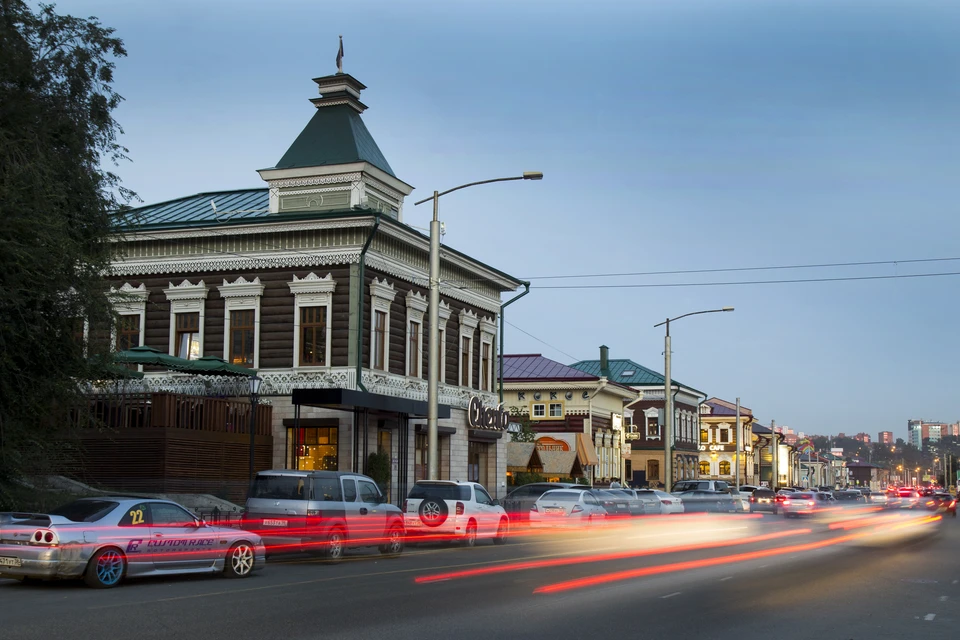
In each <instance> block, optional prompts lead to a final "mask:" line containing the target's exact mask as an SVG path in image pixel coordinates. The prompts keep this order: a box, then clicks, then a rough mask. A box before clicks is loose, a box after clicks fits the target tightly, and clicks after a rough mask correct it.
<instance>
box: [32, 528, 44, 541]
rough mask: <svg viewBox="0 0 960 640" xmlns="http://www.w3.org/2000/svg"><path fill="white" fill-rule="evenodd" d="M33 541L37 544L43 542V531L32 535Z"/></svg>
mask: <svg viewBox="0 0 960 640" xmlns="http://www.w3.org/2000/svg"><path fill="white" fill-rule="evenodd" d="M33 539H34V540H36V541H37V542H40V541H41V540H43V531H37V532H36V533H35V534H33Z"/></svg>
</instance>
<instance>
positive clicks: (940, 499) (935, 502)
mask: <svg viewBox="0 0 960 640" xmlns="http://www.w3.org/2000/svg"><path fill="white" fill-rule="evenodd" d="M926 507H927V509H930V510H931V511H936V512H937V513H949V514H950V515H951V516H953V517H954V518H956V517H957V499H956V498H954V497H953V496H952V495H950V494H949V493H946V492H943V491H939V492H937V493H934V494H933V495H932V496H930V497H929V498H927V500H926Z"/></svg>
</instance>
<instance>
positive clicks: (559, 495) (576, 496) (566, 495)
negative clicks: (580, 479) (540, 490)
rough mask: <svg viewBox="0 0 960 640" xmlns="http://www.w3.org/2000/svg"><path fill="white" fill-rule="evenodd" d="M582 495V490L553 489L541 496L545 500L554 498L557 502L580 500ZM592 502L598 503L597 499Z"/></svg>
mask: <svg viewBox="0 0 960 640" xmlns="http://www.w3.org/2000/svg"><path fill="white" fill-rule="evenodd" d="M580 495H581V492H580V491H551V492H548V493H544V494H543V495H542V496H540V499H541V500H545V501H546V500H554V501H556V502H579V501H580ZM587 495H589V494H587ZM591 497H592V496H591ZM584 499H585V501H586V496H584ZM592 504H596V501H594V502H593V503H592Z"/></svg>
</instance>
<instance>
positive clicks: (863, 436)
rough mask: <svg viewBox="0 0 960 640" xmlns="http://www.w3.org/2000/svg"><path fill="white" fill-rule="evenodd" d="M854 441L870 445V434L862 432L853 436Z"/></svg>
mask: <svg viewBox="0 0 960 640" xmlns="http://www.w3.org/2000/svg"><path fill="white" fill-rule="evenodd" d="M853 439H854V440H858V441H860V442H862V443H864V444H870V434H867V433H863V432H862V431H861V432H860V433H858V434H857V435H855V436H853Z"/></svg>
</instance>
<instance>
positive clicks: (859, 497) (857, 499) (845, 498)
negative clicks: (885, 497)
mask: <svg viewBox="0 0 960 640" xmlns="http://www.w3.org/2000/svg"><path fill="white" fill-rule="evenodd" d="M832 495H833V497H834V499H835V500H836V501H837V502H839V503H841V504H859V503H862V502H866V501H867V499H866V498H865V497H864V495H863V494H862V493H860V492H859V491H854V490H852V489H848V490H846V491H834V492H833V494H832Z"/></svg>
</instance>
